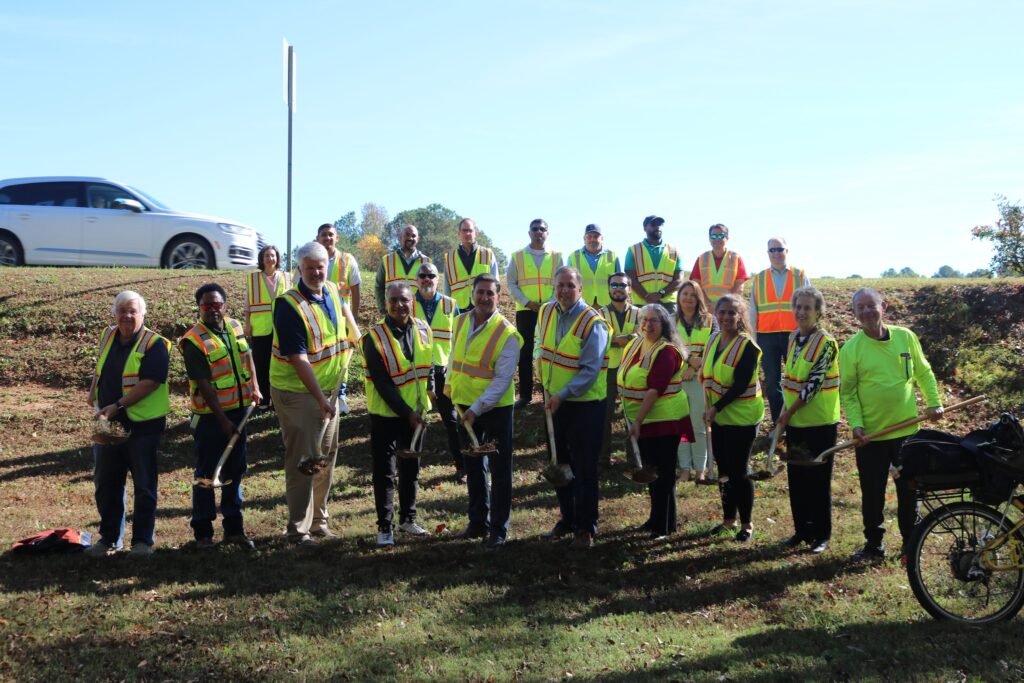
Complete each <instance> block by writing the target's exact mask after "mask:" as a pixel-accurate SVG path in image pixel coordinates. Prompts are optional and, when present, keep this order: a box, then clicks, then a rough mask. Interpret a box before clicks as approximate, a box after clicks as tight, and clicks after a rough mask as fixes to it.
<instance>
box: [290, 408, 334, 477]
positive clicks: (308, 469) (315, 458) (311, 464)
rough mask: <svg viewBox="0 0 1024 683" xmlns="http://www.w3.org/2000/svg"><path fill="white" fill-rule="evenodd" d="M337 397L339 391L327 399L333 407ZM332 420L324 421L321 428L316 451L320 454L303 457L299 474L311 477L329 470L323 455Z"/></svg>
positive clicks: (329, 418) (325, 457)
mask: <svg viewBox="0 0 1024 683" xmlns="http://www.w3.org/2000/svg"><path fill="white" fill-rule="evenodd" d="M337 397H338V393H337V391H336V390H335V391H332V392H331V394H330V396H329V397H328V399H327V402H328V403H329V404H330V405H332V406H333V405H334V402H335V401H336V400H337ZM331 420H332V418H331V417H328V418H327V419H326V420H324V426H323V427H321V428H320V438H318V439H317V440H316V449H317V451H319V452H318V453H317V454H316V455H313V454H310V455H306V456H305V457H303V458H302V460H301V462H299V466H298V470H299V472H302V473H303V474H305V475H308V476H310V477H311V476H313V475H314V474H316V473H317V472H320V471H321V470H324V469H326V468H327V456H325V455H324V454H323V447H324V435H325V434H327V426H328V425H330V424H331Z"/></svg>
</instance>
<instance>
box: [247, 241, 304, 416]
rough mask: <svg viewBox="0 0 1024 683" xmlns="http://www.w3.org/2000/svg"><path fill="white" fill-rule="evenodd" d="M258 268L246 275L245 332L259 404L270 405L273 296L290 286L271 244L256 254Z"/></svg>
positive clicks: (276, 252) (289, 281) (279, 255)
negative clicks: (254, 367)
mask: <svg viewBox="0 0 1024 683" xmlns="http://www.w3.org/2000/svg"><path fill="white" fill-rule="evenodd" d="M256 262H257V264H258V265H259V268H260V269H259V270H257V271H255V272H252V273H249V277H247V278H246V280H245V284H246V294H247V296H246V297H245V334H246V336H247V337H249V339H251V340H252V356H253V361H255V363H256V383H257V385H258V386H259V390H260V393H261V394H263V399H262V400H261V401H260V408H261V409H267V408H269V407H270V356H271V351H272V350H273V339H274V317H273V315H274V314H273V311H274V299H275V298H277V297H279V296H281V295H282V294H284V293H285V291H286V290H287V289H288V288H289V287H291V286H292V280H291V276H289V275H288V273H286V272H284V271H283V270H281V252H280V251H278V250H277V247H275V246H274V245H272V244H268V245H267V246H265V247H263V248H262V249H260V253H259V254H258V255H257V257H256Z"/></svg>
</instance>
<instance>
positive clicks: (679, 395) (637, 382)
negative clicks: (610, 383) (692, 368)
mask: <svg viewBox="0 0 1024 683" xmlns="http://www.w3.org/2000/svg"><path fill="white" fill-rule="evenodd" d="M669 346H671V344H669V343H668V342H667V341H665V340H664V339H659V340H658V341H657V342H656V343H655V344H654V346H653V347H652V348H651V349H650V350H649V351H648V352H647V353H646V354H644V356H643V357H642V358H641V359H640V361H639V362H636V363H634V361H635V360H636V357H637V356H638V355H639V354H640V351H641V349H642V348H643V339H641V338H640V337H637V338H635V339H631V340H630V342H629V343H628V344H626V348H625V349H623V351H624V352H623V354H622V363H621V364H620V365H619V370H618V375H617V378H616V379H617V381H618V385H619V395H620V396H622V412H624V413H625V414H626V417H628V418H629V419H630V420H634V419H636V416H637V413H639V412H640V404H641V403H643V401H644V396H645V395H646V394H647V392H648V391H649V389H650V388H649V387H648V386H647V375H648V374H650V372H651V366H653V365H654V361H655V359H657V357H658V354H660V353H661V352H662V351H664V350H665V349H666V348H668V347H669ZM679 355H680V356H682V354H679ZM684 366H685V363H680V364H679V367H678V368H677V369H676V372H675V374H673V375H672V379H671V380H670V381H669V384H668V387H666V388H665V393H663V394H659V396H658V399H657V400H656V401H655V402H654V406H653V407H652V408H651V412H649V413H647V417H645V418H644V424H647V423H648V422H671V421H673V420H680V419H682V418H684V417H688V416H689V414H690V402H689V401H688V400H687V398H686V392H684V391H683V368H684Z"/></svg>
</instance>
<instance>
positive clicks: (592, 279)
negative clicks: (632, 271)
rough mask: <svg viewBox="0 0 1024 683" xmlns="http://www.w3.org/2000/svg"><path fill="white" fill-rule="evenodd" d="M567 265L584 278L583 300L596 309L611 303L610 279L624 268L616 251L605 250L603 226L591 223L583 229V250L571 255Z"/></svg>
mask: <svg viewBox="0 0 1024 683" xmlns="http://www.w3.org/2000/svg"><path fill="white" fill-rule="evenodd" d="M566 265H569V266H572V267H573V268H575V269H576V270H578V271H580V277H582V278H583V300H584V301H586V302H587V304H588V305H590V306H593V307H594V308H600V307H601V306H607V305H608V304H609V303H611V298H610V297H609V296H608V294H609V293H608V278H609V277H611V275H612V273H617V272H619V271H620V270H622V268H621V267H620V266H619V258H618V257H617V256H616V255H615V252H614V251H609V250H608V249H605V248H604V235H603V234H602V231H601V226H600V225H597V224H596V223H591V224H590V225H588V226H587V227H586V228H584V229H583V248H582V249H577V250H576V251H574V252H572V254H570V255H569V260H568V261H567V262H566Z"/></svg>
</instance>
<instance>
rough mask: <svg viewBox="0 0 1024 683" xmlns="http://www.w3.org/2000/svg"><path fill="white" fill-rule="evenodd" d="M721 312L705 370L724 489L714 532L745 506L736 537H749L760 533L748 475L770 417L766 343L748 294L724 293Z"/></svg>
mask: <svg viewBox="0 0 1024 683" xmlns="http://www.w3.org/2000/svg"><path fill="white" fill-rule="evenodd" d="M715 317H716V318H717V319H718V332H717V333H716V334H713V335H711V338H710V339H709V340H708V344H707V347H706V349H705V352H704V367H703V369H702V371H701V378H702V379H701V381H702V383H703V385H704V399H705V402H706V406H707V407H706V408H705V410H704V421H705V423H706V424H709V425H711V446H712V450H713V451H714V453H715V457H716V458H717V459H718V475H719V488H720V490H721V492H722V523H721V524H719V525H718V526H716V527H715V528H714V529H713V530H712V533H713V534H717V533H721V532H723V531H726V530H730V529H735V528H736V513H737V512H739V515H740V521H741V522H742V524H743V527H742V528H741V529H740V530H739V532H737V534H736V540H737V541H740V542H746V541H749V540H750V537H751V536H753V534H754V525H753V522H752V521H751V512H752V511H753V508H754V482H753V481H751V480H750V478H749V477H748V476H747V467H748V464H749V461H750V449H751V447H752V446H753V445H754V437H755V436H756V435H757V425H758V424H760V422H761V419H762V418H763V417H764V400H763V399H762V398H761V383H760V382H759V381H758V379H757V368H758V365H759V364H760V362H761V349H760V347H758V345H757V343H756V342H755V341H754V340H753V339H752V338H751V336H750V322H749V318H748V317H747V302H746V300H745V299H744V298H742V297H739V296H737V295H735V294H724V295H722V297H721V298H720V299H718V301H717V302H716V303H715Z"/></svg>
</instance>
